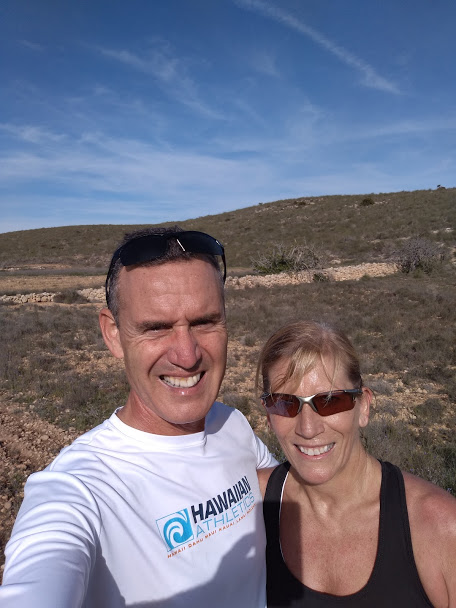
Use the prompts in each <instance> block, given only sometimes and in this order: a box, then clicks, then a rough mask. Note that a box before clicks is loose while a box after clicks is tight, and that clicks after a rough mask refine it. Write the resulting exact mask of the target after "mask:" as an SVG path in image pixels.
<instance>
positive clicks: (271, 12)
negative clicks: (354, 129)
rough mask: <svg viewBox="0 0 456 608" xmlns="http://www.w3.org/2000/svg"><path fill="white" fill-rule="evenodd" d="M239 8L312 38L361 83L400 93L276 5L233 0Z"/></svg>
mask: <svg viewBox="0 0 456 608" xmlns="http://www.w3.org/2000/svg"><path fill="white" fill-rule="evenodd" d="M234 2H235V4H237V5H238V6H239V7H241V8H245V9H248V10H250V11H253V12H256V13H259V14H261V15H263V16H265V17H269V18H270V19H273V20H274V21H277V22H278V23H281V24H282V25H284V26H285V27H288V28H290V29H292V30H295V31H297V32H299V33H300V34H303V35H305V36H307V37H308V38H310V39H311V40H313V41H314V42H315V43H316V44H318V45H319V46H321V47H322V48H324V49H325V50H327V51H328V52H329V53H331V54H332V55H334V56H335V57H337V58H338V59H339V60H340V61H342V62H343V63H345V64H346V65H348V66H349V67H351V68H354V69H355V70H356V71H357V72H358V73H359V74H361V77H362V80H361V82H362V84H363V85H364V86H366V87H369V88H372V89H378V90H380V91H385V92H387V93H394V94H396V95H397V94H400V93H401V91H400V89H399V87H398V86H397V84H395V83H394V82H392V81H391V80H388V79H387V78H384V77H383V76H380V74H378V73H377V71H376V70H375V68H373V67H372V66H371V65H369V64H368V63H367V62H366V61H364V60H363V59H361V58H360V57H357V56H356V55H354V54H353V53H351V52H350V51H348V50H347V49H345V48H344V47H342V46H340V45H338V44H337V43H335V42H333V41H332V40H330V39H329V38H327V37H326V36H324V35H323V34H321V33H320V32H318V31H317V30H315V29H314V28H312V27H310V26H309V25H307V24H305V23H304V22H303V21H301V20H299V19H297V18H296V17H294V16H293V15H291V14H289V13H287V12H286V11H284V10H282V9H281V8H279V7H277V6H273V5H271V4H268V3H267V2H263V1H262V0H234Z"/></svg>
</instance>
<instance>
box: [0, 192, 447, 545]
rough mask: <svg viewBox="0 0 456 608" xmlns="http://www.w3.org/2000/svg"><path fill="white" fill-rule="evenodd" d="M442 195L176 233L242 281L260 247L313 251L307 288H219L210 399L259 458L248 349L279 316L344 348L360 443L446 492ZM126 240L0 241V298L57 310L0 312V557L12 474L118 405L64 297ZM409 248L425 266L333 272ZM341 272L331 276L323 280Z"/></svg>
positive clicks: (98, 234) (219, 219)
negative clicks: (359, 410) (359, 391)
mask: <svg viewBox="0 0 456 608" xmlns="http://www.w3.org/2000/svg"><path fill="white" fill-rule="evenodd" d="M367 198H370V199H371V200H370V201H368V202H366V203H364V202H363V201H364V200H365V199H367ZM455 199H456V191H455V190H454V189H453V190H444V191H425V192H421V193H413V192H412V193H395V194H381V195H370V196H358V197H354V196H352V197H321V198H320V199H296V200H293V201H278V202H275V203H267V204H264V205H257V206H255V207H252V208H249V209H244V210H240V211H238V212H232V213H227V214H221V215H219V216H208V217H206V218H199V219H198V220H192V221H188V222H183V223H182V225H183V226H184V227H187V228H191V229H199V230H206V231H209V232H211V233H212V234H214V235H216V236H217V237H219V238H220V239H221V240H222V241H223V242H224V244H225V245H226V249H227V258H228V261H229V264H230V267H231V268H233V267H237V268H242V269H244V270H243V271H242V272H241V273H240V274H245V273H246V272H247V270H248V269H251V268H252V266H253V263H254V261H255V260H256V259H257V258H258V252H259V251H260V250H261V251H262V252H263V254H266V255H269V254H271V255H272V253H273V250H274V247H275V246H277V245H279V244H283V245H285V246H287V247H288V245H289V244H298V245H299V244H302V243H306V244H307V245H309V244H310V246H311V247H312V248H313V249H315V250H318V251H319V255H320V265H319V267H318V268H317V269H312V270H311V271H309V272H307V273H304V275H305V277H306V280H309V281H310V282H304V275H302V280H297V279H296V275H294V277H295V278H292V279H290V277H288V278H283V275H282V277H279V278H278V279H277V278H276V279H275V280H273V281H272V280H270V279H264V280H261V281H257V280H253V279H236V278H233V279H231V280H230V281H229V284H228V287H227V311H228V327H229V332H230V342H229V357H228V372H227V375H226V378H225V381H224V383H223V386H222V389H221V398H222V399H224V400H225V401H226V402H227V403H229V404H231V405H234V406H235V407H238V408H239V409H240V410H242V411H243V412H244V413H245V414H246V415H247V416H248V417H249V419H250V421H251V424H252V426H253V427H254V428H255V430H256V431H257V432H258V433H259V434H260V435H261V436H262V437H263V438H264V439H265V440H266V441H267V442H268V443H269V445H270V447H271V449H274V450H276V449H277V446H276V444H275V442H274V440H273V438H272V437H270V436H268V434H267V431H266V427H265V423H264V417H263V414H262V412H261V411H260V409H259V408H258V406H257V398H256V395H255V391H254V387H253V378H254V369H255V363H256V358H257V355H258V351H259V348H260V346H261V345H262V343H263V342H264V340H265V339H266V338H267V336H268V335H269V334H270V333H271V332H272V331H274V330H275V329H276V328H277V327H278V326H279V325H281V324H282V323H285V322H287V321H288V320H292V319H299V318H315V319H320V320H328V321H332V322H335V323H337V324H339V325H340V326H341V327H342V328H344V329H345V330H346V331H347V333H348V334H349V335H350V336H351V338H352V339H353V341H354V342H355V344H356V346H357V347H358V349H359V350H360V352H361V354H362V360H363V361H364V376H365V381H366V383H367V384H369V385H370V386H372V388H373V389H374V391H375V393H376V396H377V398H376V404H375V407H374V412H373V416H372V420H371V423H370V425H369V428H368V430H367V432H366V434H365V438H364V440H365V442H366V444H367V447H368V449H370V450H371V451H372V452H373V453H374V454H376V455H377V456H379V457H382V458H387V459H389V460H392V461H393V462H395V463H397V464H399V465H400V466H402V467H403V468H405V469H408V470H412V471H415V472H416V473H418V474H420V475H422V476H424V477H426V478H428V479H430V480H432V481H434V482H436V483H438V484H440V485H441V486H442V487H444V488H446V489H448V490H450V491H451V492H453V493H455V494H456V439H455V437H454V427H455V423H456V373H455V372H456V347H455V345H456V340H455V338H456V335H455V333H456V312H455V309H456V307H455V306H454V302H455V301H456V272H455V270H456V267H455V265H454V261H455V257H454V253H453V252H454V248H455V236H454V228H455V224H456V222H455V208H456V204H455ZM130 228H131V227H126V226H122V227H116V226H106V227H103V228H101V227H93V226H87V227H67V228H56V229H47V230H44V229H43V230H34V231H25V232H18V233H9V234H3V235H0V250H1V256H0V257H1V259H0V262H1V264H2V266H3V270H2V271H0V296H1V295H2V294H16V293H29V292H31V291H33V292H42V291H49V292H52V293H53V294H55V293H57V292H58V293H59V294H60V296H59V297H58V298H57V300H60V301H59V302H58V301H53V302H45V303H25V304H13V303H6V302H0V326H1V335H2V337H3V347H2V349H1V352H0V425H1V426H0V451H1V458H0V463H1V464H0V484H1V485H0V505H2V506H1V508H0V541H1V544H2V545H3V544H4V543H5V542H6V540H7V538H8V536H9V533H10V529H11V525H12V522H13V519H14V515H15V513H16V511H17V508H18V506H19V504H20V501H21V496H22V494H21V493H22V485H23V482H24V480H25V478H26V477H27V476H28V475H29V474H30V473H31V472H33V471H35V470H37V469H40V468H42V467H43V466H45V465H46V464H47V463H48V462H49V461H50V460H51V459H52V457H53V456H54V455H55V454H56V453H57V452H58V451H59V450H60V449H61V447H63V445H65V444H66V443H68V442H70V441H71V440H72V438H73V437H75V436H76V435H78V434H80V433H81V432H83V431H84V430H85V429H87V428H90V427H91V426H93V425H95V424H97V423H98V422H99V421H101V420H102V419H104V418H105V417H106V416H108V415H109V414H110V413H111V412H112V410H113V409H114V407H116V406H117V405H119V404H121V403H122V402H123V400H124V399H125V395H126V390H127V387H126V383H125V379H124V376H123V372H122V369H121V367H120V366H119V363H118V362H117V361H116V360H114V359H113V358H112V357H110V355H109V353H108V352H107V350H106V348H105V347H104V345H103V343H102V340H101V338H100V335H99V331H98V327H97V310H98V309H99V308H100V306H101V305H102V303H101V302H88V301H87V300H86V299H85V298H84V297H82V296H81V295H80V294H79V295H78V293H77V290H79V289H83V288H86V287H101V286H102V284H103V272H104V270H105V268H106V265H107V263H108V258H109V253H110V252H111V251H112V249H113V248H114V246H115V243H116V242H117V241H118V240H119V238H120V236H121V234H122V233H123V232H125V231H126V230H128V229H130ZM417 236H418V237H419V238H420V239H421V241H420V242H421V243H423V242H424V243H428V244H429V243H431V244H433V245H435V247H437V248H438V252H439V255H438V258H437V259H434V260H433V263H432V264H430V265H429V266H426V265H424V266H423V265H422V266H419V265H418V266H417V267H416V268H415V269H412V270H411V271H410V272H400V271H398V272H395V273H394V274H385V276H372V275H374V268H375V267H374V266H365V267H363V268H364V269H365V270H366V272H365V273H363V271H361V272H360V271H358V272H357V273H356V274H353V272H354V271H352V274H350V269H349V268H348V266H349V265H354V264H356V265H357V264H361V263H368V262H385V261H387V260H390V259H391V257H392V256H393V253H394V252H396V254H397V252H398V251H400V250H401V247H402V248H404V247H405V246H406V245H407V244H408V243H410V242H411V239H412V238H413V237H417ZM393 257H394V256H393ZM49 265H53V267H52V266H51V267H50V266H49ZM328 266H331V267H332V268H333V272H332V274H331V273H327V272H325V271H326V269H327V267H328ZM341 267H342V268H344V267H345V271H344V273H345V276H344V278H345V279H346V280H343V281H340V280H335V279H337V278H341V275H337V272H339V271H340V268H341ZM94 268H95V270H94ZM368 271H369V272H368ZM238 274H239V273H238ZM279 281H280V282H279Z"/></svg>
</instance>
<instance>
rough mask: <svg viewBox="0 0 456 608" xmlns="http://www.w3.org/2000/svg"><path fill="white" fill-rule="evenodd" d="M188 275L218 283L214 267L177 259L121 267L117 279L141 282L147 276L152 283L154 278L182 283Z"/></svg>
mask: <svg viewBox="0 0 456 608" xmlns="http://www.w3.org/2000/svg"><path fill="white" fill-rule="evenodd" d="M189 273H191V274H192V275H197V276H201V277H204V279H205V280H210V279H211V278H212V277H213V278H214V281H217V282H219V281H220V279H219V273H218V271H217V269H216V268H215V266H213V265H212V264H211V263H210V262H208V261H206V260H204V259H199V258H189V259H186V258H178V259H177V260H167V261H166V262H157V261H154V262H148V263H146V264H138V265H134V266H123V267H122V269H121V271H120V275H119V278H122V276H124V277H126V276H128V278H129V280H130V281H141V280H143V278H144V276H149V277H150V280H151V281H153V280H154V277H156V278H159V277H168V278H172V277H176V279H177V280H181V281H182V280H183V279H184V278H185V277H186V276H187V275H188V274H189Z"/></svg>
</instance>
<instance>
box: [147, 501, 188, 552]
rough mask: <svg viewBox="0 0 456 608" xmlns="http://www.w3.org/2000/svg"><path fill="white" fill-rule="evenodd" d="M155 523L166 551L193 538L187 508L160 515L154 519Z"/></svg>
mask: <svg viewBox="0 0 456 608" xmlns="http://www.w3.org/2000/svg"><path fill="white" fill-rule="evenodd" d="M156 523H157V526H158V531H159V532H160V536H161V537H162V539H163V540H164V541H165V544H166V547H167V549H168V551H172V550H173V549H175V548H176V547H179V546H180V545H183V544H184V543H186V542H187V541H189V540H193V528H192V524H191V522H190V515H189V513H188V509H182V511H177V512H176V513H171V514H170V515H167V516H166V517H161V518H160V519H157V520H156Z"/></svg>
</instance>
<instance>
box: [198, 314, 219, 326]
mask: <svg viewBox="0 0 456 608" xmlns="http://www.w3.org/2000/svg"><path fill="white" fill-rule="evenodd" d="M224 318H225V317H224V315H223V314H222V313H220V312H214V313H211V314H207V315H202V316H201V317H197V318H196V319H192V320H191V321H190V325H191V326H192V325H205V324H208V323H219V322H220V321H222V320H224Z"/></svg>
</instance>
